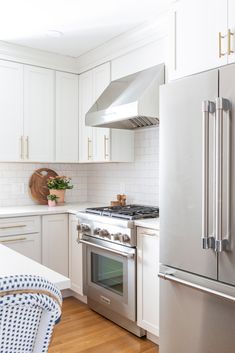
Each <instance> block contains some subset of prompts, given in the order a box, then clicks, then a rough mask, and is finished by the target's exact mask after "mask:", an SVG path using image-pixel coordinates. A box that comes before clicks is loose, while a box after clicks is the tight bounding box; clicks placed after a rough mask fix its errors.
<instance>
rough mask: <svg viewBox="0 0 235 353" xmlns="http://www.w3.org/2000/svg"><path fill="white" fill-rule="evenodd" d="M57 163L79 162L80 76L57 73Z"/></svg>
mask: <svg viewBox="0 0 235 353" xmlns="http://www.w3.org/2000/svg"><path fill="white" fill-rule="evenodd" d="M56 161H58V162H78V75H73V74H68V73H65V72H56Z"/></svg>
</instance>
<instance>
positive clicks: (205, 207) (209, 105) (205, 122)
mask: <svg viewBox="0 0 235 353" xmlns="http://www.w3.org/2000/svg"><path fill="white" fill-rule="evenodd" d="M215 111H216V107H215V103H214V102H211V101H203V103H202V136H203V139H202V248H203V249H210V248H212V249H214V247H215V238H214V235H209V136H210V131H209V129H210V115H211V114H213V115H214V119H215Z"/></svg>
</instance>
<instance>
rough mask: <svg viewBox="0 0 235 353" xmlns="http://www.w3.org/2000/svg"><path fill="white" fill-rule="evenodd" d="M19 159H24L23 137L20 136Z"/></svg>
mask: <svg viewBox="0 0 235 353" xmlns="http://www.w3.org/2000/svg"><path fill="white" fill-rule="evenodd" d="M20 159H24V137H23V136H20Z"/></svg>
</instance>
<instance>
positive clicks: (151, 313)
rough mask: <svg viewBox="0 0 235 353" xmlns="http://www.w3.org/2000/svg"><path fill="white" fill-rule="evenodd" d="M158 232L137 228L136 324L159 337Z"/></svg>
mask: <svg viewBox="0 0 235 353" xmlns="http://www.w3.org/2000/svg"><path fill="white" fill-rule="evenodd" d="M158 263H159V231H157V230H152V229H147V228H142V227H138V228H137V324H138V326H140V327H142V328H143V329H145V330H146V331H147V332H148V333H150V334H152V335H154V336H159V280H158Z"/></svg>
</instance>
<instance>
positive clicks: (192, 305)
mask: <svg viewBox="0 0 235 353" xmlns="http://www.w3.org/2000/svg"><path fill="white" fill-rule="evenodd" d="M166 272H168V273H169V272H171V273H172V269H168V270H166V269H161V273H163V274H164V273H166ZM170 276H171V275H170ZM170 276H169V277H170ZM173 278H174V279H175V280H176V281H174V280H164V279H161V280H160V302H161V306H160V353H173V352H175V353H189V352H190V353H234V347H235V335H234V332H235V289H234V288H232V289H231V287H229V286H227V285H223V284H221V283H218V282H214V281H212V280H208V279H205V278H202V277H198V276H195V275H190V274H186V273H183V272H181V271H176V272H175V273H174V276H173ZM177 280H179V281H183V283H184V284H182V283H178V282H177ZM185 283H186V284H185ZM194 287H197V288H198V289H195V288H194ZM211 292H212V293H211ZM220 294H221V295H222V296H221V297H220ZM226 296H227V297H228V299H225V297H226Z"/></svg>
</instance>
